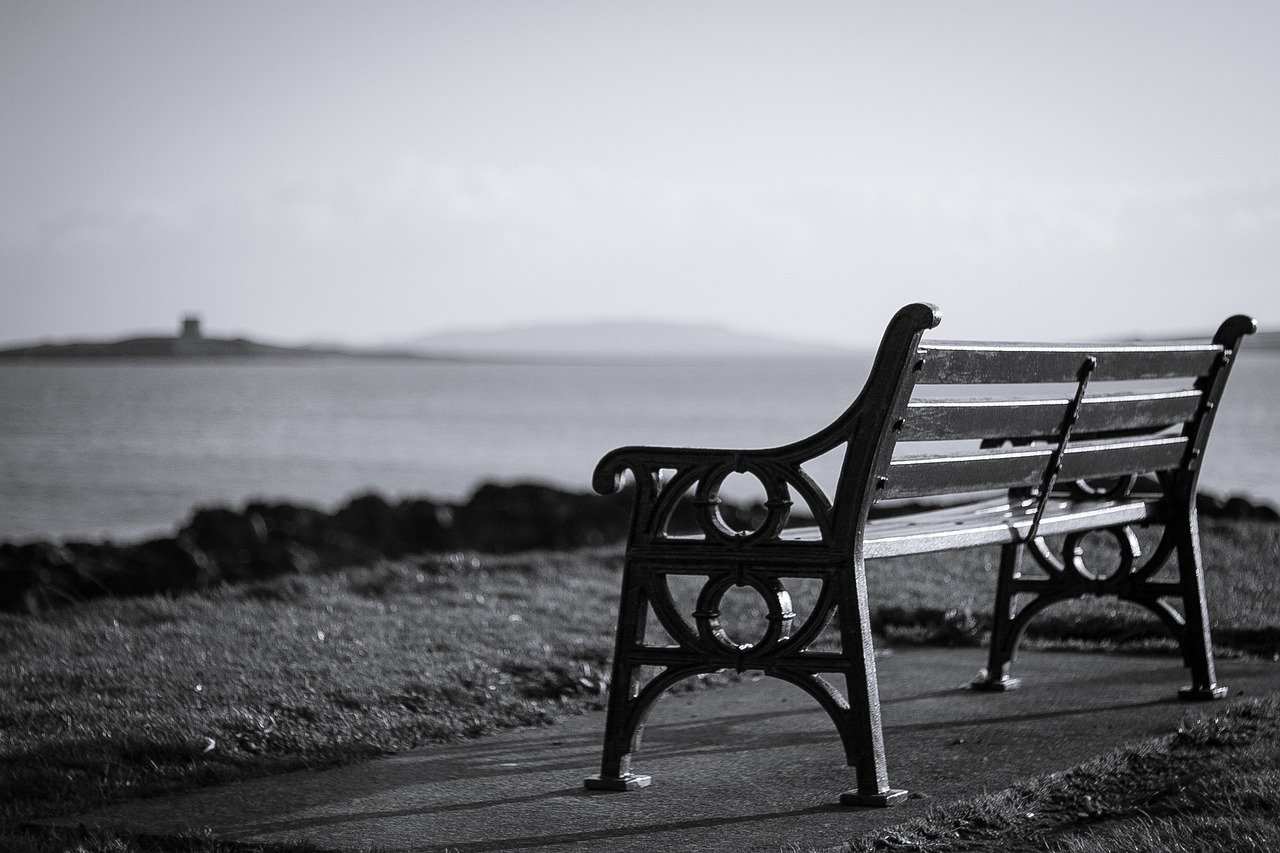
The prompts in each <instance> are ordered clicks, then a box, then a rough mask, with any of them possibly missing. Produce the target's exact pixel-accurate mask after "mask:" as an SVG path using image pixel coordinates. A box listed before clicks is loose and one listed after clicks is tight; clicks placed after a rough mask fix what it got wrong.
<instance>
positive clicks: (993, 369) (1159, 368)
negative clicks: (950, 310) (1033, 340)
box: [916, 341, 1221, 385]
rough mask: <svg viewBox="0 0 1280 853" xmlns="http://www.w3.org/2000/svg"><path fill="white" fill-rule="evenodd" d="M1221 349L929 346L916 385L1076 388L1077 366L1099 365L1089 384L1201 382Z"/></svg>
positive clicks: (924, 348)
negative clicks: (1088, 360) (1066, 385)
mask: <svg viewBox="0 0 1280 853" xmlns="http://www.w3.org/2000/svg"><path fill="white" fill-rule="evenodd" d="M1220 351H1221V347H1218V346H1215V345H1213V344H1133V345H1127V346H1116V345H1106V344H1104V345H1099V346H1094V345H1090V344H1067V345H1039V344H988V343H969V342H964V341H961V342H952V341H946V342H939V341H932V342H929V343H927V344H922V345H921V347H920V350H919V354H920V356H922V357H923V359H924V365H923V367H922V368H921V371H920V374H919V376H917V377H916V383H917V384H919V385H988V384H999V383H1006V384H1007V383H1037V382H1075V381H1076V378H1077V374H1078V373H1079V371H1080V365H1081V363H1083V362H1084V360H1085V359H1086V358H1089V357H1090V356H1092V357H1094V358H1096V359H1097V360H1098V364H1097V367H1096V368H1095V369H1094V371H1093V374H1092V376H1091V377H1090V381H1092V382H1107V381H1113V380H1114V381H1125V380H1132V379H1170V378H1174V377H1179V376H1202V375H1204V374H1205V373H1207V372H1208V371H1209V369H1210V368H1211V367H1212V366H1213V362H1214V359H1215V358H1216V357H1217V355H1218V353H1219V352H1220Z"/></svg>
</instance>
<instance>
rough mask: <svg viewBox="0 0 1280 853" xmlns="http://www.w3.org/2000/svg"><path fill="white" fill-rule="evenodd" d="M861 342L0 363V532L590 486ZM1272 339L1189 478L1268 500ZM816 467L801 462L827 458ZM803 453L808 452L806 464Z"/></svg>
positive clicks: (24, 535)
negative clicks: (481, 489)
mask: <svg viewBox="0 0 1280 853" xmlns="http://www.w3.org/2000/svg"><path fill="white" fill-rule="evenodd" d="M870 363H871V355H870V354H848V355H841V354H836V355H827V354H823V355H820V356H813V355H808V356H769V357H767V358H766V357H734V358H725V357H697V358H684V359H679V360H675V359H671V360H649V361H641V360H601V361H568V360H565V361H558V362H557V361H542V362H537V363H509V362H508V363H501V362H480V361H447V360H412V359H342V358H334V359H320V360H316V359H286V360H278V361H276V360H252V361H217V362H176V361H157V360H109V361H108V360H96V361H94V360H83V361H82V360H59V361H29V362H14V363H6V364H0V541H8V542H25V541H32V540H37V539H48V540H93V541H96V540H108V539H109V540H114V541H120V542H124V541H133V540H138V539H142V538H145V537H150V536H157V535H167V534H171V533H172V532H173V531H174V530H175V529H176V528H177V527H179V526H180V525H181V524H182V523H183V522H184V521H185V520H186V519H187V518H188V517H189V516H190V514H191V512H192V511H193V509H195V508H196V507H207V506H225V507H231V508H237V507H241V506H243V505H244V504H245V503H246V502H248V501H251V500H264V501H289V502H293V503H305V504H309V505H313V506H316V507H319V508H322V509H327V510H332V509H335V508H336V507H338V506H340V505H341V504H342V503H344V502H345V501H347V500H349V499H350V498H351V497H353V496H355V495H358V494H362V493H368V492H377V493H379V494H381V495H383V496H385V497H387V498H388V499H389V500H394V499H398V498H402V497H408V496H422V497H429V498H433V499H436V500H440V501H462V500H466V498H467V497H468V496H469V495H470V494H471V493H472V491H474V490H475V489H476V488H477V487H478V486H479V485H480V484H482V483H498V484H513V483H521V482H538V483H546V484H550V485H554V486H557V487H560V488H564V489H569V490H573V491H580V492H589V491H590V488H591V472H592V470H593V468H594V467H595V464H596V462H597V461H598V460H599V458H600V457H601V456H602V455H604V454H605V453H606V452H607V451H609V450H610V449H612V448H614V447H618V446H622V445H627V444H656V445H676V446H704V447H705V446H711V447H768V446H773V445H777V444H782V443H786V442H789V441H792V440H795V439H798V438H802V437H804V436H806V435H808V434H810V433H812V432H814V431H816V430H817V429H819V428H821V427H822V426H824V425H826V424H827V423H829V422H830V421H831V420H832V419H833V418H835V417H836V416H837V415H838V414H840V412H842V411H843V410H844V409H845V408H846V407H847V405H848V404H849V402H850V401H851V400H852V399H853V398H854V397H855V396H856V394H857V392H858V391H859V389H860V388H861V386H862V383H863V382H864V380H865V379H866V375H867V372H868V369H869V368H870ZM1278 392H1280V352H1260V353H1248V352H1247V351H1246V352H1244V353H1243V354H1242V356H1241V358H1240V359H1239V361H1238V362H1237V365H1236V367H1235V372H1234V373H1233V375H1232V379H1231V384H1230V386H1229V387H1228V389H1227V394H1226V397H1225V399H1224V401H1223V404H1222V407H1221V408H1220V410H1219V415H1218V418H1217V422H1216V423H1215V426H1214V435H1213V439H1212V441H1211V442H1210V446H1209V451H1208V454H1207V456H1206V461H1205V465H1204V469H1203V472H1202V475H1201V481H1200V482H1201V489H1202V491H1206V492H1211V493H1214V494H1217V495H1221V496H1228V495H1243V496H1246V497H1249V498H1251V499H1253V500H1255V501H1262V502H1266V503H1270V504H1272V505H1280V402H1278V399H1277V398H1278ZM821 464H825V465H827V467H828V468H829V469H831V470H815V471H814V474H815V476H816V477H817V479H818V480H819V482H823V481H824V480H827V481H829V479H830V478H831V477H833V476H834V469H833V468H832V466H833V465H834V464H835V463H834V462H833V461H831V460H824V461H823V462H822V463H821ZM819 467H821V466H819Z"/></svg>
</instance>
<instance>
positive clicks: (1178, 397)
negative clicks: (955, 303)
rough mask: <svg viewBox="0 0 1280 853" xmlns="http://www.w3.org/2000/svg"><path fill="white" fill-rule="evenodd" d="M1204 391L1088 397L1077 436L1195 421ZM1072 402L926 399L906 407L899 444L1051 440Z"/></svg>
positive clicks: (1076, 428)
mask: <svg viewBox="0 0 1280 853" xmlns="http://www.w3.org/2000/svg"><path fill="white" fill-rule="evenodd" d="M1202 396H1203V393H1202V392H1200V391H1195V390H1187V391H1170V392H1165V393H1149V394H1106V395H1099V396H1096V397H1086V398H1085V399H1084V401H1083V403H1082V404H1081V407H1080V419H1079V421H1078V422H1077V423H1076V425H1075V427H1074V429H1075V431H1076V432H1077V433H1091V432H1107V431H1110V430H1132V429H1151V430H1153V431H1154V430H1158V429H1162V428H1164V427H1167V426H1171V425H1173V424H1180V423H1186V422H1187V421H1189V420H1191V419H1192V418H1193V417H1195V414H1196V411H1197V409H1198V408H1199V405H1200V399H1201V397H1202ZM1069 403H1070V401H1069V400H1066V399H1056V400H1052V399H1045V400H992V399H977V398H969V399H929V400H916V401H913V402H912V403H911V404H910V405H909V406H908V407H907V416H906V418H905V421H904V423H903V425H902V429H901V431H900V432H899V435H898V440H899V441H939V440H950V439H971V438H1007V437H1010V436H1019V437H1024V438H1049V437H1053V436H1057V435H1059V434H1060V432H1061V427H1062V419H1063V415H1064V414H1065V412H1066V410H1067V406H1068V405H1069Z"/></svg>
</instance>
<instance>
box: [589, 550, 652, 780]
mask: <svg viewBox="0 0 1280 853" xmlns="http://www.w3.org/2000/svg"><path fill="white" fill-rule="evenodd" d="M638 574H639V572H637V571H635V570H634V569H633V568H632V567H631V565H630V564H629V563H628V565H626V566H625V567H624V569H623V576H622V597H621V601H620V603H619V606H618V630H617V634H616V635H615V642H614V650H613V676H612V679H611V681H610V683H609V704H608V706H607V710H606V712H605V725H604V753H603V758H602V759H601V762H600V773H599V775H596V776H588V777H587V778H586V779H584V780H583V785H584V786H585V787H587V788H590V789H591V790H594V791H634V790H636V789H637V788H644V787H646V786H647V785H648V784H649V783H650V781H651V778H650V777H649V776H642V775H639V774H637V773H632V772H631V753H632V752H634V751H635V750H636V749H637V748H638V747H639V745H640V736H641V733H642V729H643V727H642V725H641V720H642V717H643V712H644V709H643V708H639V707H636V698H637V693H638V690H639V685H638V684H637V683H636V682H637V677H638V676H639V672H638V669H639V667H637V666H633V665H632V663H631V655H630V651H631V649H633V648H636V647H638V646H639V645H640V644H641V643H643V642H644V633H645V620H646V617H647V610H648V596H647V595H646V594H645V590H644V586H643V584H641V583H640V580H639V578H638Z"/></svg>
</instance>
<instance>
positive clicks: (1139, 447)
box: [1059, 436, 1187, 482]
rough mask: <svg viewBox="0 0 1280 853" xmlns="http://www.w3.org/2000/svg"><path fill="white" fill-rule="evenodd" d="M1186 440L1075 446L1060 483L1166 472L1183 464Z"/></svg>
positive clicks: (1069, 452)
mask: <svg viewBox="0 0 1280 853" xmlns="http://www.w3.org/2000/svg"><path fill="white" fill-rule="evenodd" d="M1186 452H1187V440H1186V439H1185V438H1183V437H1182V436H1173V437H1171V438H1152V439H1142V440H1138V441H1119V442H1107V443H1104V444H1097V445H1095V444H1093V443H1087V444H1076V445H1072V446H1070V447H1068V448H1067V452H1066V453H1065V454H1064V455H1063V459H1062V474H1061V476H1060V477H1059V480H1060V481H1062V482H1069V481H1071V480H1093V479H1099V478H1103V477H1119V476H1123V475H1125V474H1144V473H1147V472H1150V471H1167V470H1169V469H1170V468H1177V467H1178V466H1180V465H1181V464H1182V458H1183V456H1185V455H1186Z"/></svg>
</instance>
